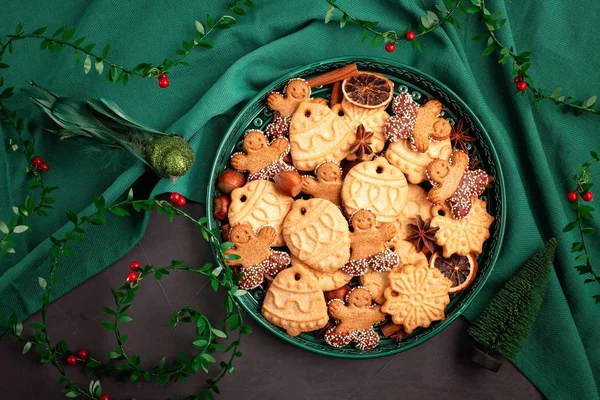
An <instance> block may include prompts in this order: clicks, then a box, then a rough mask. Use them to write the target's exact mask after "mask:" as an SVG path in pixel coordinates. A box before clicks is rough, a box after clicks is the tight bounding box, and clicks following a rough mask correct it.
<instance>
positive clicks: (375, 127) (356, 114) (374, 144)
mask: <svg viewBox="0 0 600 400" xmlns="http://www.w3.org/2000/svg"><path fill="white" fill-rule="evenodd" d="M332 110H333V112H335V113H337V114H338V115H339V116H341V117H342V118H343V119H344V120H345V121H346V122H347V123H348V125H350V127H351V128H352V130H353V131H355V132H356V129H357V128H358V126H359V125H361V124H362V125H363V126H364V127H365V130H366V131H367V132H373V137H372V138H371V148H372V149H373V154H375V153H379V152H380V151H381V150H383V148H384V147H385V142H386V141H387V137H386V136H385V132H384V129H385V122H386V121H387V120H388V118H389V117H390V114H388V113H387V112H386V111H385V107H379V108H364V107H360V106H358V105H356V104H352V103H350V102H349V101H348V100H346V99H344V100H342V102H341V103H340V104H336V105H335V106H333V107H332ZM347 158H348V160H350V161H352V160H355V159H356V155H355V154H349V155H348V157H347ZM371 158H372V157H371Z"/></svg>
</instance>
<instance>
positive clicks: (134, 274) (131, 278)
mask: <svg viewBox="0 0 600 400" xmlns="http://www.w3.org/2000/svg"><path fill="white" fill-rule="evenodd" d="M137 278H138V274H137V272H130V273H128V274H127V282H129V283H131V282H135V281H137Z"/></svg>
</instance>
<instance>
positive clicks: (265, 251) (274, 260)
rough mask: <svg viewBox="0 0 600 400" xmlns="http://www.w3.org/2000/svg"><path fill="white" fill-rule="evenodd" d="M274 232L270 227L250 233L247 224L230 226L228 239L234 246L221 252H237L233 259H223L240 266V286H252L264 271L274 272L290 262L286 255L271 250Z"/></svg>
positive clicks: (250, 230)
mask: <svg viewBox="0 0 600 400" xmlns="http://www.w3.org/2000/svg"><path fill="white" fill-rule="evenodd" d="M276 236H277V232H276V231H275V228H273V227H272V226H265V227H263V228H262V229H261V230H260V232H258V235H255V234H254V231H253V230H252V227H251V226H250V225H249V224H240V225H236V226H234V227H233V228H232V229H231V231H230V238H231V241H232V242H233V244H234V245H235V246H234V247H232V248H229V249H227V250H225V255H228V254H237V255H238V256H239V257H240V258H239V259H237V260H228V259H225V262H226V263H227V264H228V265H231V266H234V265H239V266H241V269H242V279H241V280H240V282H239V286H240V288H242V289H244V290H250V289H254V288H255V287H258V286H260V285H261V284H262V282H263V279H264V276H265V274H268V275H276V274H277V273H278V272H279V271H281V270H283V269H285V268H286V267H288V266H289V265H290V262H291V260H290V256H289V254H287V253H285V252H283V251H275V250H272V249H271V244H272V243H273V240H275V237H276Z"/></svg>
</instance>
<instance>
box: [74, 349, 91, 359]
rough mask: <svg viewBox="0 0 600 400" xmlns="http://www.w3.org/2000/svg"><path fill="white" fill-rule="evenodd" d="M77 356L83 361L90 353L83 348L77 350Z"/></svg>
mask: <svg viewBox="0 0 600 400" xmlns="http://www.w3.org/2000/svg"><path fill="white" fill-rule="evenodd" d="M77 356H78V357H79V358H81V359H82V360H83V361H85V360H87V358H88V356H89V354H88V352H87V350H85V349H81V350H79V351H78V352H77Z"/></svg>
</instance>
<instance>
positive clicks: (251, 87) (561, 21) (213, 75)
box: [0, 0, 600, 399]
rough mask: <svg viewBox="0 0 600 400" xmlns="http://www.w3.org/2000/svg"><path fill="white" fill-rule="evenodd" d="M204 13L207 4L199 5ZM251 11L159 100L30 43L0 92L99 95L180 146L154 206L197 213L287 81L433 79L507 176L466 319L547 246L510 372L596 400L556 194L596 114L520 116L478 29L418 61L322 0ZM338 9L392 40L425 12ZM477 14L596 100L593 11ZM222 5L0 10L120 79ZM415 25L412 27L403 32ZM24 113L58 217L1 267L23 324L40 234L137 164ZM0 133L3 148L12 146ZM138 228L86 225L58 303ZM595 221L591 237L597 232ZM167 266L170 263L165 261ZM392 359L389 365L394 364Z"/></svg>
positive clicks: (22, 189)
mask: <svg viewBox="0 0 600 400" xmlns="http://www.w3.org/2000/svg"><path fill="white" fill-rule="evenodd" d="M202 3H204V4H202ZM257 3H258V4H257V7H256V9H254V10H251V11H250V12H249V15H248V16H247V17H245V18H240V21H239V24H237V25H235V26H233V27H232V28H231V29H229V30H224V31H218V32H216V34H215V36H214V39H215V41H216V46H215V49H213V50H210V51H204V50H200V49H196V50H194V51H193V52H192V54H190V56H189V57H188V61H189V62H190V63H191V66H190V67H189V68H186V67H180V68H176V69H174V70H173V71H172V72H171V74H170V82H171V85H170V87H169V88H168V89H160V88H159V87H158V85H157V82H156V81H155V80H147V79H146V80H144V79H139V78H138V79H135V78H133V79H130V81H129V85H128V86H127V87H125V88H124V87H122V86H121V85H120V84H116V85H115V84H109V83H107V82H106V81H105V79H104V77H98V76H97V74H96V72H95V71H94V70H93V69H92V71H91V72H90V73H89V74H88V75H87V76H86V75H84V73H83V68H82V65H81V64H79V65H77V64H75V63H74V62H73V58H72V52H71V51H70V50H68V49H64V50H63V52H62V53H61V54H60V55H52V54H50V53H48V52H40V51H39V46H40V41H39V40H27V41H21V42H18V43H15V51H14V54H13V55H7V57H5V59H4V60H3V62H5V63H7V64H10V65H11V66H10V69H8V70H4V71H3V72H4V74H3V75H4V76H5V78H6V84H9V85H15V86H17V87H24V86H26V85H25V82H26V81H28V80H34V81H36V82H37V83H39V84H40V85H42V86H44V87H47V88H49V89H51V90H53V91H55V92H57V93H60V94H63V95H70V96H74V97H77V98H82V99H83V98H91V97H100V96H102V97H105V98H110V99H112V100H114V101H116V102H117V103H118V104H119V105H121V106H122V108H123V109H124V110H125V111H126V112H127V113H129V114H130V115H131V116H132V117H134V118H135V119H137V120H139V121H141V122H143V123H144V124H147V125H149V126H152V127H154V128H157V129H162V130H166V131H167V132H176V133H179V134H181V135H183V136H185V137H186V138H188V139H189V140H190V142H191V144H192V146H193V148H194V149H195V153H196V160H197V161H196V162H195V164H194V166H193V167H192V169H191V170H190V172H189V173H188V174H187V175H186V176H185V177H184V178H182V179H180V180H179V181H178V182H177V184H172V183H170V182H169V181H168V180H164V179H163V180H162V181H160V183H158V185H157V186H156V187H155V188H154V190H153V192H152V194H151V195H152V196H155V195H157V194H160V193H164V192H171V191H179V192H181V193H182V194H184V195H185V196H186V197H187V198H189V199H191V200H194V201H200V202H203V201H205V194H206V182H207V177H208V171H209V167H210V165H211V163H212V161H213V157H214V153H215V150H216V148H217V145H218V143H219V141H220V140H221V138H222V136H223V134H224V132H225V131H226V129H227V127H228V125H229V123H230V122H231V121H232V120H233V118H234V116H235V115H236V113H237V112H238V111H239V110H240V109H241V107H243V105H244V104H245V103H246V102H247V101H248V100H249V99H251V98H252V97H253V96H254V95H255V94H256V93H257V92H258V91H260V90H261V89H263V88H264V87H265V86H266V85H268V84H269V83H270V82H271V81H273V80H275V79H277V78H279V77H280V76H282V75H283V74H285V73H287V72H289V71H290V70H291V69H294V68H297V67H299V66H302V65H305V64H308V63H312V62H315V61H319V60H323V59H326V58H330V57H336V56H347V55H356V56H357V57H359V56H361V55H371V56H373V55H375V56H385V57H388V58H390V59H392V60H395V61H399V62H403V63H406V64H408V65H411V66H413V67H415V68H418V69H420V70H422V71H423V72H425V73H427V74H429V75H432V76H434V77H436V78H438V79H439V80H441V81H442V82H444V83H445V84H446V85H448V86H449V87H450V88H451V89H452V90H453V91H454V92H456V93H457V94H458V95H459V96H460V97H462V98H463V99H464V100H465V101H466V102H467V104H469V106H470V107H471V108H472V110H473V111H474V112H475V114H476V115H477V116H478V117H479V119H480V120H481V121H482V122H483V124H484V125H485V127H486V128H487V130H488V132H489V134H490V136H491V138H492V140H493V142H494V145H495V147H496V150H497V151H498V154H499V156H500V160H501V164H502V168H503V171H504V175H505V179H506V182H505V183H506V193H507V196H506V197H507V204H506V208H507V212H506V221H505V223H506V235H505V238H504V245H503V248H502V252H501V255H500V258H499V259H498V262H497V265H496V268H495V270H494V272H493V274H492V276H491V277H490V278H489V281H488V284H487V285H486V287H485V288H484V290H483V291H482V292H481V294H480V295H479V296H478V298H477V299H476V300H475V302H474V303H473V305H472V306H471V307H470V308H469V309H468V311H467V313H466V316H467V318H469V319H472V318H475V317H476V316H477V314H478V313H479V311H480V310H481V309H482V307H483V306H484V305H485V304H486V303H487V302H488V300H489V299H490V297H491V296H492V295H493V294H494V293H495V292H496V291H497V290H498V289H499V287H500V285H501V284H502V283H503V282H505V281H506V280H507V279H508V278H509V277H510V276H512V275H513V274H514V273H515V271H516V270H517V269H518V268H519V266H520V265H522V264H523V263H524V262H525V261H526V260H527V259H528V258H529V257H530V256H531V255H532V254H533V253H534V252H535V251H536V250H537V249H538V248H539V247H540V246H542V243H543V242H544V241H545V240H546V239H548V238H550V237H552V236H556V237H557V238H558V250H557V257H556V261H555V264H554V270H553V272H552V276H551V281H550V284H549V287H548V291H547V295H546V298H545V301H544V304H543V307H542V310H541V312H540V314H539V318H538V320H537V322H536V324H535V326H534V328H533V331H532V333H531V336H530V338H529V339H528V341H527V343H526V345H525V347H524V349H523V351H522V352H521V354H520V356H519V357H518V359H517V360H516V365H517V366H518V367H519V368H520V369H521V370H522V371H523V373H524V374H525V375H526V376H527V377H528V378H529V379H530V380H531V381H532V382H533V383H534V384H535V385H536V386H537V387H538V388H539V389H540V390H541V391H542V393H543V394H544V395H545V396H547V397H548V398H551V399H598V398H599V397H598V388H599V385H600V346H598V343H600V328H599V327H600V318H599V315H600V306H598V305H594V304H593V300H592V295H593V294H596V293H598V292H600V287H598V285H597V284H595V283H594V284H587V285H584V284H583V280H584V277H582V276H580V275H578V274H577V272H576V271H575V270H574V266H575V265H576V264H575V261H574V260H573V257H571V254H570V253H569V250H570V247H571V246H570V244H571V242H573V241H574V240H576V233H569V234H563V233H561V230H562V227H563V226H564V225H565V224H566V223H567V222H568V221H569V220H571V219H572V218H573V212H572V210H571V209H570V208H569V204H568V202H567V201H566V193H567V192H568V191H570V190H572V189H573V184H572V181H571V176H572V175H573V174H574V173H575V170H576V167H577V165H578V164H580V163H582V162H583V161H585V160H587V159H588V157H589V150H590V149H592V148H593V147H595V146H596V145H598V144H600V143H599V142H600V136H599V134H598V128H599V127H600V117H598V116H595V115H582V116H579V117H576V116H573V115H572V114H570V113H569V114H563V113H562V112H561V109H560V108H559V107H557V106H555V105H553V104H552V103H550V102H543V103H540V104H538V105H537V106H535V107H532V106H531V105H530V103H529V102H528V100H527V98H522V97H521V96H514V95H513V92H514V84H513V82H512V76H511V66H509V65H501V64H499V63H498V62H497V60H498V58H497V54H494V55H492V56H490V57H482V56H481V52H482V51H483V49H484V44H483V43H482V42H474V41H472V40H471V38H472V37H473V36H475V35H476V34H478V33H482V32H483V31H484V26H483V25H482V22H481V21H480V19H479V17H473V16H467V17H460V16H459V17H458V18H459V20H460V22H461V25H462V26H461V28H460V29H457V28H456V27H455V26H452V25H444V26H442V27H441V28H439V29H437V30H436V31H435V32H434V33H432V34H429V35H427V36H426V37H424V38H422V39H421V44H422V46H423V50H424V51H423V54H420V53H418V52H416V51H413V50H412V49H411V48H410V46H409V45H408V44H407V43H405V42H401V43H398V45H397V49H396V51H395V52H394V53H392V54H388V53H385V52H384V50H383V48H382V46H381V47H378V48H375V49H372V48H371V47H370V46H368V45H367V44H365V45H363V46H361V45H360V38H361V34H362V31H361V30H360V28H358V27H356V26H354V25H352V24H348V25H347V26H346V28H344V29H340V28H339V25H338V24H337V20H336V18H337V19H339V15H337V16H336V17H334V21H332V22H331V23H329V24H327V25H326V24H324V23H323V18H324V15H325V11H326V9H327V4H326V2H325V1H317V0H310V1H309V0H304V1H287V2H283V1H274V0H257ZM399 3H400V2H398V1H394V2H390V1H383V0H377V1H375V0H373V1H358V0H339V4H340V5H341V6H343V7H345V8H347V9H348V10H349V11H351V13H353V14H354V15H356V16H358V17H361V18H365V19H372V20H379V21H380V24H381V26H380V28H381V29H382V30H387V29H396V30H398V31H403V30H404V28H405V27H406V26H407V24H408V23H409V22H414V21H417V20H418V19H419V18H420V17H421V16H422V15H423V14H424V10H426V9H433V7H434V2H433V1H419V2H408V1H407V2H402V4H399ZM506 3H507V4H504V2H503V1H499V0H498V1H492V0H489V1H488V2H486V4H487V6H488V8H489V9H490V10H492V11H499V12H501V13H502V14H503V15H505V16H507V17H508V21H507V23H506V25H505V27H504V28H503V29H501V30H500V31H498V33H497V35H498V37H499V38H500V40H501V41H503V42H504V43H507V44H510V45H513V46H515V48H516V50H517V51H524V50H531V51H532V52H533V59H532V66H531V69H530V71H529V72H530V73H531V75H532V77H533V78H534V82H535V84H536V85H537V86H541V87H544V88H547V89H548V90H552V89H553V88H554V87H557V86H562V87H564V88H565V90H567V91H568V94H570V95H573V96H574V97H577V98H587V97H590V96H591V95H593V94H595V93H598V92H600V76H599V75H598V70H599V69H600V68H599V67H600V60H599V59H598V58H597V51H596V50H595V49H597V34H596V33H597V29H596V28H598V23H597V15H600V3H598V2H592V1H581V2H561V1H558V0H547V1H543V2H542V1H538V2H506ZM225 6H226V3H225V2H224V1H212V2H208V1H204V2H198V1H179V2H176V3H171V4H167V3H163V2H150V3H148V2H141V1H125V2H109V1H95V2H92V1H80V0H78V1H73V0H72V1H62V2H52V3H51V4H49V3H43V2H39V1H38V2H21V3H19V4H18V6H17V4H16V3H14V4H13V5H10V6H9V5H5V6H4V7H3V10H2V13H0V30H1V31H2V33H3V34H6V33H10V32H12V31H13V30H14V28H15V27H16V25H17V23H19V22H24V23H25V29H26V30H29V31H32V30H34V29H36V28H37V27H39V26H44V25H49V29H48V30H49V32H50V33H52V32H53V31H54V30H55V29H56V28H57V27H59V26H60V25H64V24H70V25H73V26H76V27H77V29H78V35H85V36H86V37H87V38H88V40H90V41H93V42H95V43H97V47H98V48H99V49H98V51H100V50H101V49H102V48H103V47H104V45H105V44H107V43H110V44H111V47H112V50H111V53H110V55H109V59H112V60H114V61H115V62H116V63H118V64H120V65H124V66H127V67H133V66H135V65H136V64H138V63H139V62H144V61H148V62H152V63H155V64H158V63H160V62H161V60H162V59H163V58H164V57H165V56H166V55H169V54H172V52H173V51H174V50H175V48H176V46H178V45H179V43H180V42H181V40H182V39H188V40H189V39H190V38H191V37H192V35H193V34H194V24H193V20H194V19H195V18H198V19H204V17H203V16H204V15H205V13H206V12H210V13H211V14H212V15H213V16H216V15H219V14H220V13H221V11H222V10H223V9H224V8H225ZM413 27H414V26H413ZM7 105H9V106H10V107H12V108H14V109H17V110H19V111H20V112H21V113H23V114H24V115H27V116H28V123H27V125H26V129H27V131H28V132H30V133H31V134H33V136H34V137H35V142H36V154H39V155H41V156H43V158H44V159H45V160H46V161H47V162H48V163H49V164H50V171H49V172H48V173H47V174H46V175H45V177H44V178H45V181H46V182H47V184H49V185H58V186H60V190H59V191H57V192H55V196H54V197H55V198H56V208H55V209H54V210H49V216H48V217H33V218H30V219H29V221H28V223H29V224H31V226H32V228H31V229H30V230H29V231H27V232H26V233H23V234H20V235H18V236H17V253H16V254H15V255H13V256H10V257H7V258H3V259H0V313H1V314H3V315H5V316H6V315H8V314H9V313H10V312H12V311H17V312H18V313H19V314H20V316H21V317H26V316H28V315H30V314H32V313H33V312H35V311H37V310H38V309H39V308H40V295H39V294H40V291H39V286H38V279H37V277H38V276H47V272H48V256H49V249H50V241H49V239H48V238H49V236H50V235H51V234H54V235H57V236H60V235H61V233H64V231H65V230H66V229H67V228H68V227H69V223H68V220H67V217H66V212H67V211H68V210H69V209H74V210H76V211H77V212H79V213H85V212H86V210H87V211H89V210H91V209H92V208H93V205H92V202H93V198H94V196H96V195H100V194H102V195H104V196H105V197H106V200H107V202H109V203H110V202H113V201H115V200H116V199H119V198H121V197H122V196H123V195H124V193H125V192H126V191H127V190H128V189H129V187H131V185H132V184H133V183H134V182H135V181H136V179H137V178H138V177H139V176H140V175H141V174H142V173H143V171H144V168H143V165H142V164H141V163H140V162H136V160H135V159H134V158H132V157H130V156H129V155H128V154H125V153H122V154H120V153H110V154H109V153H105V152H94V151H87V150H82V146H81V145H80V144H79V143H77V142H69V141H66V142H59V141H58V140H57V139H56V138H55V137H54V136H52V135H50V134H48V133H44V132H43V128H44V127H45V126H46V127H48V126H50V122H49V121H48V119H47V118H43V117H42V115H41V114H40V111H39V110H37V109H34V108H33V106H31V105H30V104H29V103H28V102H27V99H26V96H25V93H18V94H17V96H16V97H15V99H14V100H11V102H10V103H8V104H7ZM12 134H13V133H12V132H10V131H7V130H5V131H2V137H3V141H6V140H7V139H8V138H9V137H11V135H12ZM4 147H5V146H2V148H1V149H0V191H1V197H0V198H1V201H0V219H4V220H6V219H8V218H9V217H10V215H12V206H13V205H17V204H19V203H20V202H22V201H23V199H24V198H25V195H26V191H27V189H26V188H27V186H26V180H27V179H28V178H27V176H25V175H24V174H23V173H22V169H23V168H24V167H25V166H26V165H25V161H24V157H23V156H22V154H21V153H20V152H17V153H7V152H6V151H5V150H4ZM147 221H148V217H147V216H144V215H139V214H138V215H135V216H132V217H129V218H120V217H116V216H109V217H108V220H107V225H106V226H104V227H91V228H89V231H88V234H87V235H86V240H85V242H83V243H78V244H76V245H74V246H73V250H74V252H75V255H74V256H73V257H67V258H64V260H63V262H62V265H61V267H60V268H61V272H60V275H61V277H62V280H61V282H60V284H58V285H56V286H55V288H56V291H55V293H54V294H55V295H56V296H60V295H62V294H64V293H66V292H68V291H69V290H71V289H72V288H74V287H75V286H77V285H79V284H80V283H82V282H84V281H85V280H86V279H89V278H91V277H92V276H94V275H95V274H96V273H98V272H99V271H101V270H102V269H103V268H105V267H107V266H108V265H110V264H111V263H113V262H115V261H116V260H117V259H119V258H120V257H122V256H123V255H124V254H125V253H127V252H128V251H129V250H130V249H131V248H132V246H133V245H134V244H135V243H136V242H137V241H138V240H139V239H140V238H141V237H142V235H143V234H144V229H145V227H146V223H147ZM594 225H596V227H598V226H597V225H598V224H597V223H596V222H594ZM589 249H590V253H591V256H592V258H593V260H596V261H598V260H600V242H599V241H598V238H597V237H596V236H594V237H590V238H589ZM174 257H176V255H174ZM397 357H401V355H400V356H397Z"/></svg>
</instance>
